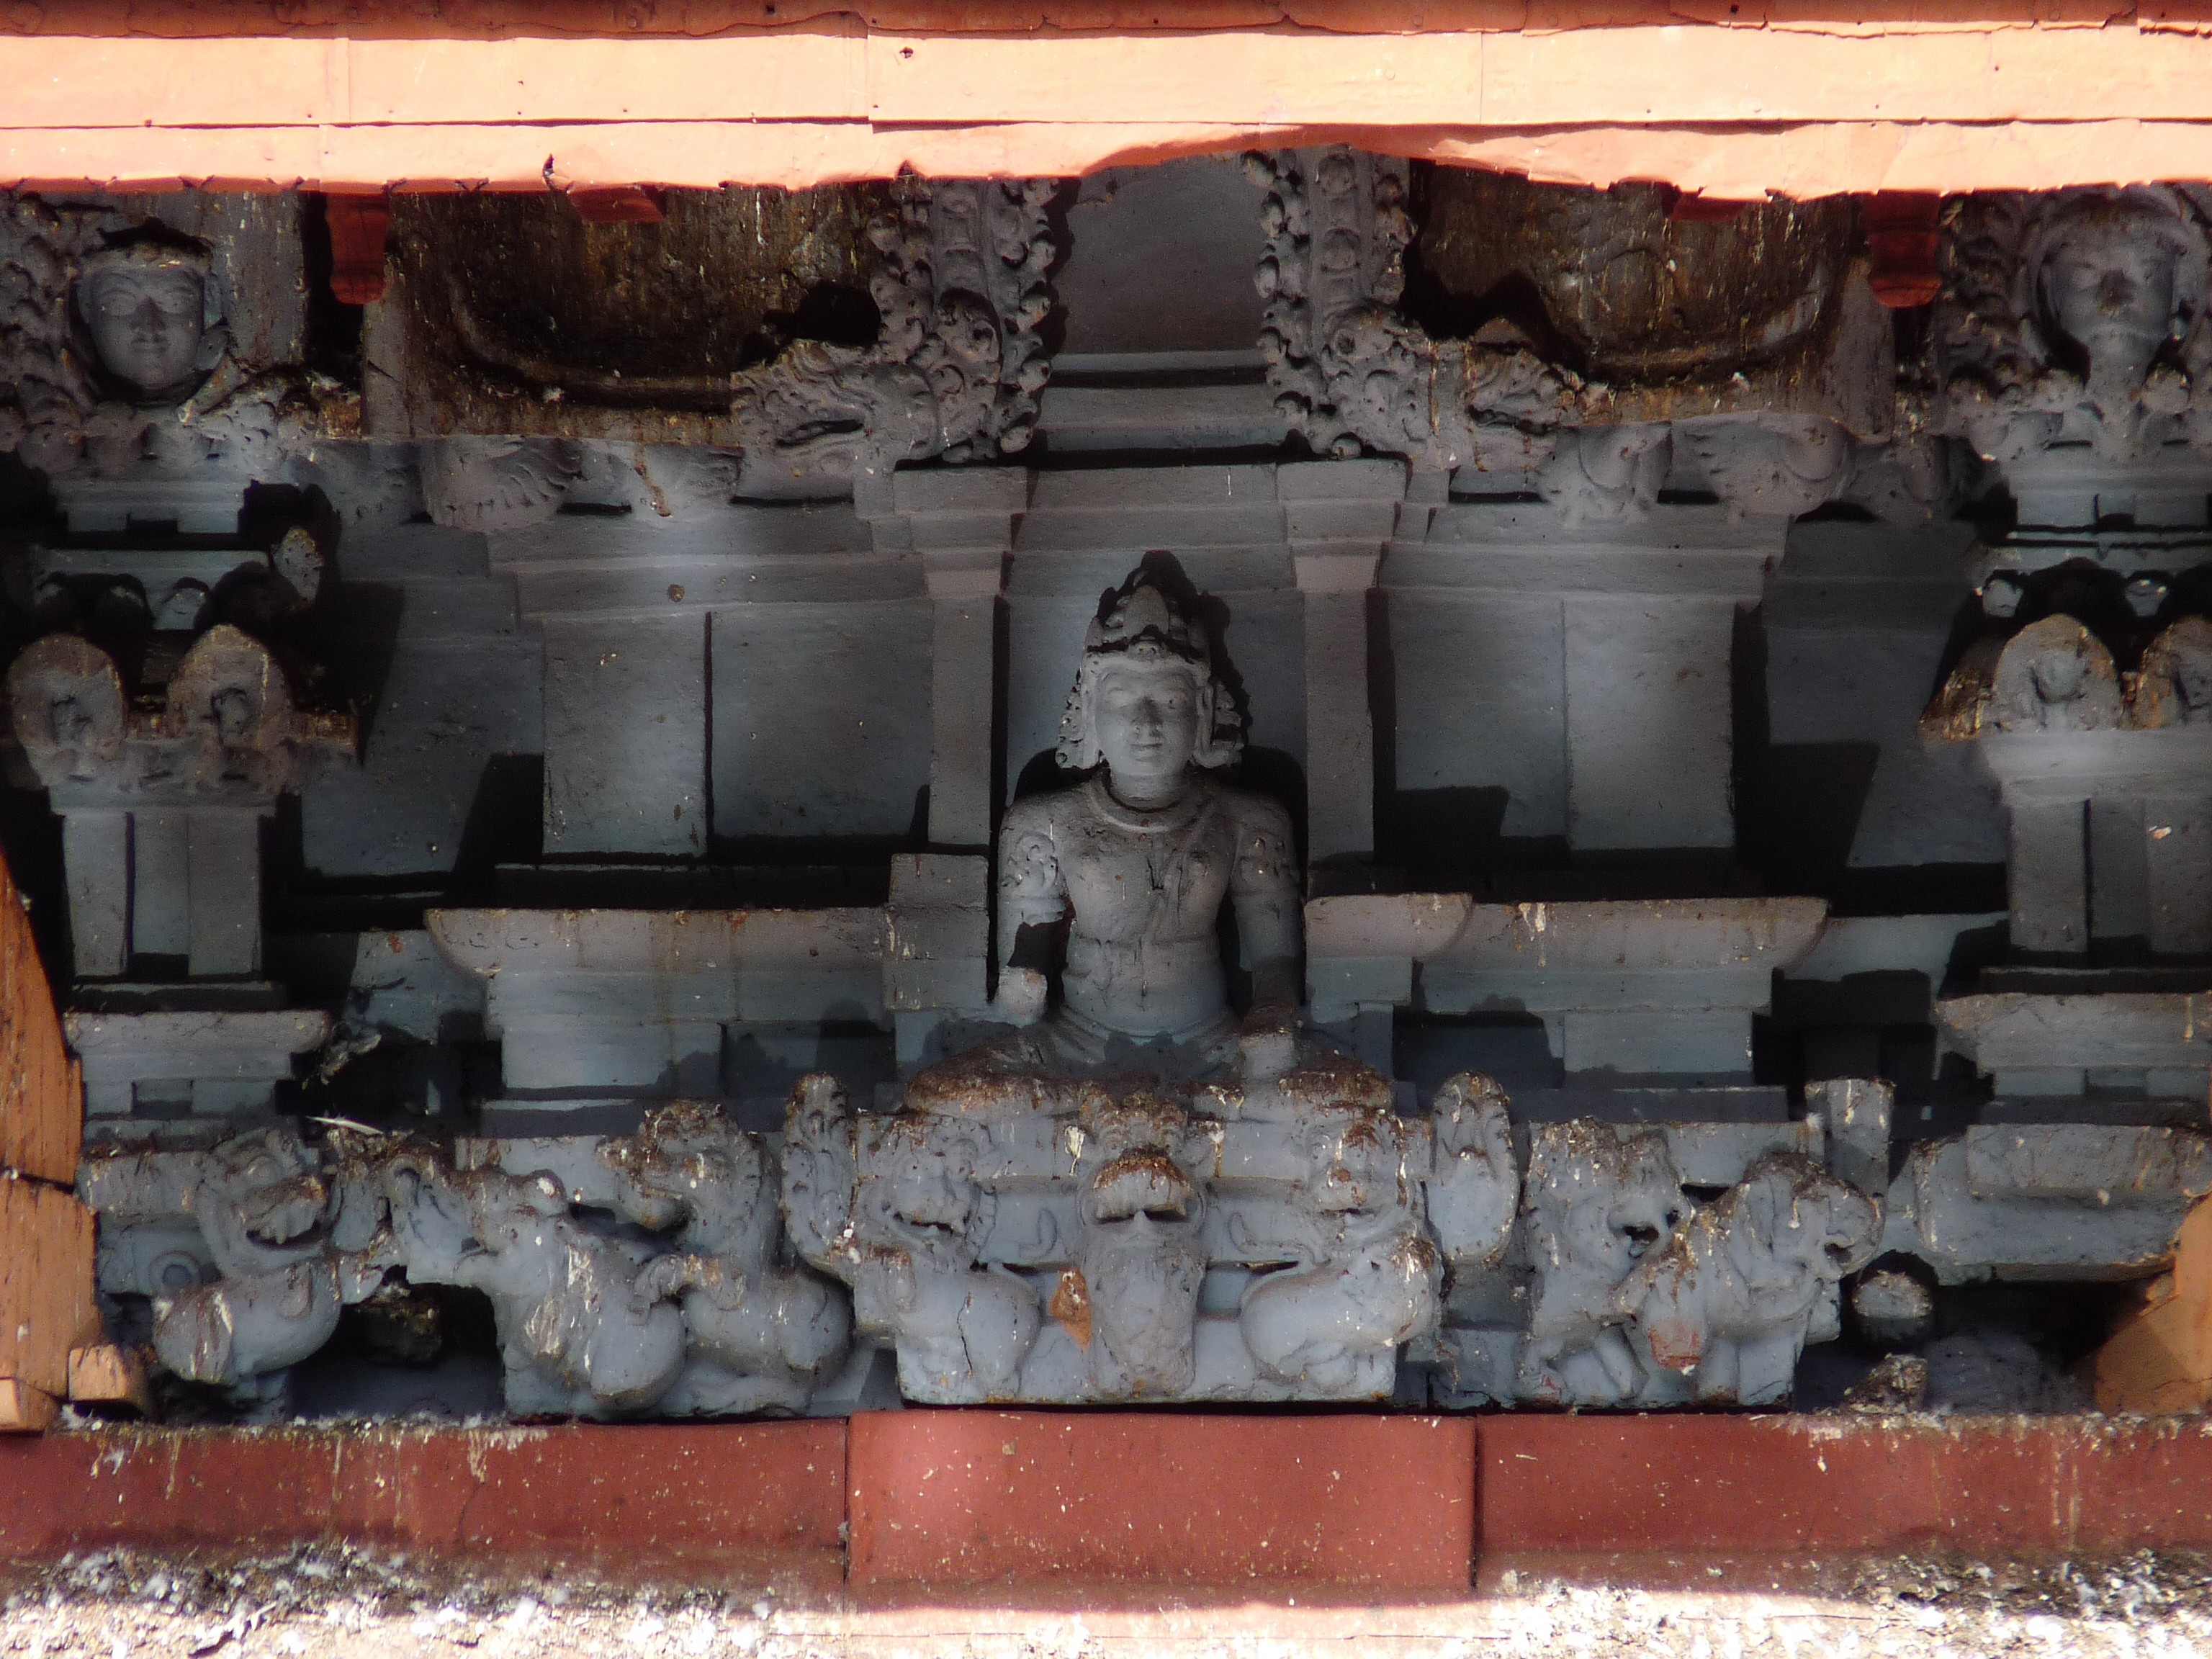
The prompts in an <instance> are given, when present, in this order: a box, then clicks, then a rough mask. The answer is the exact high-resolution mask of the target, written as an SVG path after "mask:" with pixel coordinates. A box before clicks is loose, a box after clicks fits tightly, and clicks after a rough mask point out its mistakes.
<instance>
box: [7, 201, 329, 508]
mask: <svg viewBox="0 0 2212 1659" xmlns="http://www.w3.org/2000/svg"><path fill="white" fill-rule="evenodd" d="M299 211H300V209H299V202H298V198H297V197H295V196H285V197H266V198H242V197H221V196H217V195H214V194H210V193H205V192H186V193H185V194H184V195H181V196H179V197H173V198H156V197H110V198H107V199H106V200H105V201H100V200H94V201H92V202H75V201H72V202H69V203H52V202H48V201H46V200H45V199H43V198H41V197H39V196H37V195H34V194H30V193H17V194H12V195H9V197H6V200H5V206H4V210H0V291H4V294H5V299H6V305H5V313H6V320H5V322H4V323H0V368H4V369H5V373H4V374H0V381H4V382H5V384H6V386H7V387H8V392H7V398H6V404H5V407H4V409H0V446H4V447H9V448H12V449H14V450H15V451H16V453H19V454H20V455H21V457H22V458H23V459H24V460H25V461H27V463H28V464H30V465H33V466H34V467H36V468H38V469H39V470H40V471H42V472H45V473H46V474H47V475H48V476H49V477H64V476H70V475H79V474H82V475H87V476H92V477H103V478H118V479H123V478H128V479H134V480H143V479H149V478H150V477H176V478H178V479H179V481H182V480H185V479H188V478H189V479H197V480H204V479H205V478H207V477H208V476H209V474H208V468H209V467H210V465H212V466H214V467H216V469H218V470H219V471H222V473H223V474H224V475H225V476H226V477H228V478H230V479H233V480H234V481H235V483H243V482H244V480H245V479H246V478H248V477H257V476H265V475H266V474H267V473H268V472H269V471H270V470H271V469H273V468H274V467H275V466H276V464H277V463H278V462H279V461H280V460H281V459H282V458H283V456H284V455H286V454H288V453H291V452H292V451H294V450H295V449H297V448H300V447H303V446H304V445H305V444H306V443H307V441H311V440H313V438H315V437H317V436H329V435H347V434H349V433H353V432H356V431H357V430H358V428H359V411H358V408H357V406H356V403H355V400H354V399H353V398H352V397H351V395H350V394H349V393H347V392H345V391H344V390H343V388H342V387H340V386H338V385H337V383H336V382H335V381H332V380H328V379H327V378H325V377H323V376H319V375H317V374H312V373H310V372H309V371H308V370H307V368H305V367H304V362H303V359H304V356H305V349H304V335H303V332H302V330H303V318H304V312H303V310H302V307H303V304H304V301H303V300H302V298H301V295H303V294H304V291H305V290H304V284H303V283H302V282H301V279H300V277H299V276H298V275H297V272H298V270H299V269H300V253H299V248H298V243H299ZM288 277H289V280H288ZM235 483H234V487H235Z"/></svg>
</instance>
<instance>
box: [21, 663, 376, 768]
mask: <svg viewBox="0 0 2212 1659" xmlns="http://www.w3.org/2000/svg"><path fill="white" fill-rule="evenodd" d="M8 698H9V719H10V720H11V722H12V724H13V727H14V731H15V740H16V742H18V743H19V744H21V745H22V747H23V751H24V753H25V754H26V755H27V756H28V757H29V759H30V763H31V766H32V769H33V770H34V771H35V772H36V773H37V775H38V778H39V781H40V783H41V784H42V785H44V786H45V787H46V788H47V789H48V790H50V791H52V793H53V794H54V799H55V805H56V806H57V807H58V808H67V807H70V806H92V805H118V806H128V805H133V804H151V803H155V802H163V801H173V802H177V803H179V804H190V803H204V804H209V805H212V804H216V803H224V804H232V805H257V806H265V805H268V804H269V803H270V802H271V801H273V800H274V799H276V797H277V796H278V795H280V794H283V793H288V792H289V791H292V790H295V789H297V788H298V787H300V786H301V783H302V782H304V781H306V779H307V777H308V776H310V775H312V774H313V770H314V769H316V768H317V767H319V766H320V765H323V764H325V763H330V762H331V761H334V760H339V759H345V758H350V757H352V755H353V753H354V750H355V748H356V743H357V740H358V739H357V733H356V728H355V722H354V720H353V717H352V716H351V715H349V714H333V713H323V712H317V711H313V710H307V709H302V708H300V707H299V706H298V704H297V702H295V697H294V694H293V691H292V688H291V685H290V684H289V678H288V677H287V675H286V674H285V671H284V670H283V667H282V665H279V663H278V662H277V660H276V658H275V656H274V655H273V654H272V653H270V650H269V648H268V647H266V646H264V645H263V644H262V643H261V642H260V641H258V640H255V639H253V638H252V637H251V636H249V635H246V634H244V633H242V632H240V630H239V629H236V628H234V627H232V626H231V625H230V624H228V623H221V624H218V625H217V626H216V627H215V628H212V629H209V630H208V631H207V632H206V633H205V634H204V635H201V636H200V638H199V640H198V641H197V643H195V644H194V645H193V646H192V647H191V650H189V651H188V652H186V653H185V656H184V658H183V659H182V660H181V661H180V662H179V664H178V665H177V667H176V670H175V671H174V672H173V674H172V675H171V676H170V678H169V682H168V685H167V690H166V692H165V693H164V696H163V700H162V702H161V705H160V706H159V707H158V708H142V707H139V706H137V704H136V703H134V702H132V701H131V700H130V699H128V698H127V697H126V696H125V693H124V687H123V677H122V674H121V671H119V670H118V667H117V665H116V662H115V659H114V658H113V657H112V656H110V655H109V654H108V653H106V652H105V651H102V650H101V649H100V647H97V646H95V645H94V644H92V643H91V642H89V641H86V640H84V639H82V638H80V637H78V636H77V635H73V634H50V635H46V637H45V638H43V639H40V640H37V641H33V643H32V644H30V645H29V646H27V647H25V648H24V649H23V651H22V653H21V654H20V655H18V656H17V657H16V659H15V663H14V664H13V665H11V666H10V667H9V671H8Z"/></svg>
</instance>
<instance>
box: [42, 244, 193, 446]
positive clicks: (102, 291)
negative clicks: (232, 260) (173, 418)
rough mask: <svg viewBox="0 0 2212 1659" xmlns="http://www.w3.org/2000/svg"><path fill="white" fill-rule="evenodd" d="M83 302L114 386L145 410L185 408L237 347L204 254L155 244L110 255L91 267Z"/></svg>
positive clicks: (97, 257)
mask: <svg viewBox="0 0 2212 1659" xmlns="http://www.w3.org/2000/svg"><path fill="white" fill-rule="evenodd" d="M76 314H77V319H78V320H79V321H80V322H81V323H82V325H83V327H84V330H85V331H86V333H87V334H88V335H89V336H90V337H91V341H92V349H93V356H94V360H95V361H96V362H98V363H99V365H100V378H101V380H102V381H103V382H104V383H105V386H106V389H107V390H109V391H111V392H113V393H114V394H115V395H116V396H117V398H118V400H119V401H121V402H125V403H128V404H133V405H136V406H137V407H139V408H142V409H143V408H161V407H167V406H169V405H172V404H180V403H182V402H184V401H185V399H186V398H189V397H191V395H192V393H193V392H196V391H197V390H198V389H199V388H200V386H201V385H202V384H203V383H204V382H205V380H207V378H208V376H209V374H210V373H211V372H212V371H213V370H214V368H215V367H216V364H217V363H219V362H222V356H223V353H224V351H225V350H226V349H228V346H229V343H230V337H229V334H228V331H227V330H225V329H224V328H223V327H222V325H221V321H222V318H221V307H220V306H219V305H218V304H217V303H216V295H215V289H214V285H213V283H212V282H211V281H210V270H209V261H208V258H207V256H206V255H205V254H204V253H200V252H192V251H190V250H187V249H185V248H181V247H177V246H169V245H167V244H164V243H158V242H150V241H141V242H131V243H126V244H125V245H124V246H119V247H112V248H107V249H104V250H103V251H101V252H98V253H95V254H93V255H92V256H91V257H90V258H88V259H86V261H85V262H84V270H83V271H82V274H81V275H80V276H78V277H77V280H76Z"/></svg>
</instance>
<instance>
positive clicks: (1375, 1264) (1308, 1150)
mask: <svg viewBox="0 0 2212 1659" xmlns="http://www.w3.org/2000/svg"><path fill="white" fill-rule="evenodd" d="M1305 1117H1306V1121H1304V1123H1303V1124H1300V1125H1299V1126H1298V1140H1299V1143H1300V1146H1301V1150H1302V1151H1303V1152H1304V1154H1305V1162H1306V1170H1307V1173H1306V1177H1305V1179H1304V1182H1301V1183H1300V1185H1299V1187H1298V1188H1297V1194H1296V1196H1295V1198H1294V1199H1293V1200H1292V1202H1293V1204H1294V1205H1295V1206H1296V1208H1297V1212H1298V1214H1299V1216H1300V1218H1301V1219H1302V1220H1303V1221H1304V1224H1305V1231H1306V1232H1307V1234H1308V1239H1309V1243H1308V1246H1307V1250H1308V1259H1307V1260H1306V1261H1304V1263H1301V1264H1300V1265H1297V1266H1294V1267H1289V1268H1286V1269H1284V1270H1283V1271H1281V1272H1278V1273H1268V1274H1266V1275H1264V1276H1262V1277H1261V1278H1260V1279H1257V1280H1255V1282H1254V1283H1253V1285H1252V1286H1251V1287H1250V1288H1249V1290H1247V1291H1245V1293H1244V1299H1243V1306H1242V1307H1241V1309H1240V1310H1239V1311H1238V1315H1237V1326H1238V1328H1239V1330H1240V1331H1241V1332H1242V1333H1243V1338H1244V1346H1246V1347H1247V1348H1248V1349H1249V1350H1250V1351H1251V1354H1252V1358H1253V1359H1254V1361H1255V1363H1256V1364H1258V1366H1259V1368H1260V1370H1261V1372H1262V1374H1264V1375H1266V1376H1271V1377H1274V1378H1277V1379H1279V1381H1282V1382H1285V1383H1306V1384H1309V1385H1310V1386H1311V1387H1312V1388H1314V1389H1317V1390H1319V1391H1320V1392H1321V1393H1322V1394H1324V1395H1340V1396H1342V1397H1344V1398H1346V1399H1357V1398H1369V1399H1372V1398H1376V1397H1379V1396H1383V1395H1388V1394H1389V1391H1390V1389H1391V1388H1392V1387H1393V1385H1394V1384H1395V1381H1396V1376H1397V1351H1398V1345H1399V1344H1401V1343H1402V1342H1405V1341H1407V1340H1409V1339H1410V1338H1412V1337H1413V1336H1415V1335H1418V1334H1425V1333H1426V1332H1428V1331H1431V1330H1433V1329H1435V1328H1436V1325H1437V1319H1438V1317H1439V1316H1440V1315H1441V1313H1442V1311H1443V1295H1442V1293H1443V1255H1442V1254H1441V1253H1440V1252H1439V1251H1438V1250H1437V1247H1436V1244H1435V1242H1434V1241H1433V1240H1431V1238H1430V1237H1429V1235H1428V1230H1427V1229H1426V1228H1425V1227H1424V1226H1423V1225H1422V1218H1421V1212H1420V1192H1419V1187H1418V1185H1417V1183H1416V1182H1414V1181H1413V1178H1412V1174H1411V1171H1410V1170H1409V1168H1408V1164H1409V1159H1410V1146H1411V1142H1412V1140H1413V1137H1412V1135H1411V1134H1410V1133H1409V1132H1408V1130H1407V1126H1406V1124H1405V1123H1404V1122H1403V1121H1401V1120H1400V1119H1399V1118H1398V1117H1396V1116H1395V1115H1393V1114H1391V1113H1389V1112H1383V1111H1375V1110H1355V1111H1351V1112H1344V1111H1329V1110H1328V1109H1326V1108H1322V1109H1309V1111H1308V1112H1307V1113H1306V1114H1305Z"/></svg>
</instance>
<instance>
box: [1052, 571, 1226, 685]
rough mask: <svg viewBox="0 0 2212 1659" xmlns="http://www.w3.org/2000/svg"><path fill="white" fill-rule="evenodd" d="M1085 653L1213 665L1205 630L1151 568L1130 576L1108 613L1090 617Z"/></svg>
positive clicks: (1208, 668) (1084, 639)
mask: <svg viewBox="0 0 2212 1659" xmlns="http://www.w3.org/2000/svg"><path fill="white" fill-rule="evenodd" d="M1083 654H1084V655H1085V656H1086V657H1097V656H1104V655H1108V654H1118V655H1127V656H1132V657H1146V658H1164V657H1175V658H1179V659H1182V661H1184V662H1188V663H1192V664H1194V665H1197V666H1198V667H1200V668H1204V669H1207V670H1211V669H1212V666H1213V653H1212V650H1211V648H1210V647H1208V646H1207V644H1206V630H1205V629H1203V628H1201V627H1200V625H1199V624H1198V623H1196V622H1195V621H1194V620H1193V618H1192V617H1189V616H1188V615H1187V614H1186V613H1185V612H1184V611H1183V610H1182V606H1180V605H1177V604H1176V602H1175V601H1174V600H1173V599H1170V598H1169V597H1168V595H1167V594H1166V593H1164V592H1162V591H1161V590H1160V589H1159V588H1158V586H1155V585H1154V584H1153V581H1152V574H1151V573H1150V572H1149V571H1139V572H1138V573H1137V574H1135V575H1134V576H1133V577H1131V578H1130V579H1129V581H1128V584H1127V586H1125V587H1123V588H1122V589H1121V592H1119V593H1117V594H1116V595H1115V598H1114V600H1113V603H1112V604H1111V605H1109V606H1108V607H1107V609H1106V611H1105V612H1104V614H1103V615H1101V616H1099V617H1094V618H1093V619H1092V620H1091V627H1090V629H1089V630H1088V631H1087V632H1085V635H1084V636H1083Z"/></svg>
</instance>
